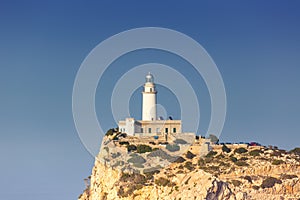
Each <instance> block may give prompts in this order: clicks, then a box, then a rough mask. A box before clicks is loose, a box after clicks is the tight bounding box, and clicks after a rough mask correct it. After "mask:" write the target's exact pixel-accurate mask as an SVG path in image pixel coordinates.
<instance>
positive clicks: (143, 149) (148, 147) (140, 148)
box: [136, 144, 152, 153]
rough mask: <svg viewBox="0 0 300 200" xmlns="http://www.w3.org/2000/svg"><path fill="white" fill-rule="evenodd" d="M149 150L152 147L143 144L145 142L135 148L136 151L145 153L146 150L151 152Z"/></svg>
mask: <svg viewBox="0 0 300 200" xmlns="http://www.w3.org/2000/svg"><path fill="white" fill-rule="evenodd" d="M151 151H152V148H151V147H150V146H148V145H145V144H139V145H137V149H136V152H137V153H146V152H151Z"/></svg>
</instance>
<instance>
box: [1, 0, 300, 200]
mask: <svg viewBox="0 0 300 200" xmlns="http://www.w3.org/2000/svg"><path fill="white" fill-rule="evenodd" d="M299 9H300V3H299V1H276V0H274V1H263V2H262V1H226V2H224V1H202V2H201V3H199V2H197V1H192V2H189V3H183V2H182V3H175V2H174V1H164V2H161V1H149V2H141V1H127V2H123V1H122V2H121V1H120V2H118V1H106V2H100V1H92V0H91V1H66V2H60V1H48V2H41V1H3V0H2V1H1V2H0V55H1V59H0V91H1V93H0V102H1V104H0V122H1V123H0V135H1V139H0V152H1V153H0V155H1V165H0V177H1V180H0V188H1V190H0V195H1V197H2V198H3V199H7V200H10V199H20V198H22V199H31V200H32V199H76V198H77V196H78V195H79V194H80V193H81V192H82V190H83V189H84V183H83V179H84V178H85V177H87V176H89V174H90V172H91V167H92V165H93V158H92V156H90V155H89V153H88V152H87V151H86V150H85V148H84V146H83V145H82V144H81V142H80V140H79V137H78V135H77V133H76V130H75V126H74V122H73V118H72V105H71V103H72V88H73V83H74V79H75V76H76V73H77V70H78V69H79V67H80V64H81V62H82V61H83V60H84V58H85V57H86V56H87V55H88V53H89V52H90V51H91V50H92V49H93V48H94V47H95V46H96V45H97V44H99V42H101V41H103V40H105V39H106V38H108V37H109V36H112V35H114V34H117V33H119V32H121V31H125V30H128V29H131V28H137V27H147V26H157V27H165V28H170V29H174V30H177V31H180V32H183V33H185V34H186V35H188V36H190V37H192V38H194V39H195V40H196V41H198V42H199V43H200V44H201V45H202V46H203V47H204V48H205V49H206V50H207V52H208V53H209V54H210V55H211V57H212V58H213V59H214V61H215V63H216V64H217V66H218V68H219V70H220V72H221V75H222V77H223V80H224V84H225V88H226V93H227V102H228V111H227V118H226V122H225V126H224V130H223V133H222V135H221V140H223V141H258V142H260V143H262V144H265V145H268V144H273V145H277V146H279V147H280V148H286V149H291V148H293V147H295V146H300V145H299V141H300V134H299V120H300V114H299V113H300V105H299V102H300V90H299V86H300V79H299V76H300V59H299V57H300V12H299ZM158 53H159V52H137V53H136V54H135V55H128V57H127V58H125V57H124V58H123V61H124V65H126V66H127V68H126V67H125V70H126V69H127V70H128V69H129V68H130V64H131V63H135V62H136V63H143V62H149V61H153V60H155V61H157V62H158V61H161V62H165V63H170V62H172V61H174V59H175V58H174V59H173V58H172V56H169V55H165V54H160V56H157V54H158ZM121 61H122V58H120V60H118V61H116V63H117V64H118V62H119V65H122V64H123V63H122V62H121ZM137 61H138V62H137ZM178 62H180V61H178ZM178 62H176V63H178ZM118 73H120V72H119V71H118V70H116V68H114V67H113V66H111V70H110V71H108V72H107V73H106V76H104V80H110V79H109V78H108V77H110V76H112V75H115V74H117V75H118ZM182 73H185V74H186V75H187V76H188V78H189V80H190V81H191V83H193V84H195V85H199V86H198V89H197V90H199V93H198V95H199V96H200V98H201V100H202V101H201V103H200V104H201V108H203V114H202V113H201V115H203V116H204V117H203V121H202V122H201V127H200V129H199V130H198V131H199V133H200V134H201V133H202V132H203V131H205V129H206V128H207V123H208V120H209V111H210V108H209V99H208V98H207V91H206V89H205V85H203V83H202V82H201V77H197V76H194V75H190V74H192V73H191V71H188V70H187V71H183V72H182ZM119 75H120V74H119ZM105 77H106V79H105ZM110 84H112V83H108V84H107V87H102V88H99V90H103V91H104V92H106V93H107V94H108V95H109V94H110V87H111V85H110ZM162 90H164V89H163V88H162ZM98 92H99V91H98ZM170 95H171V94H170ZM106 98H108V99H109V96H108V97H106ZM139 98H140V96H139V91H137V92H136V93H135V94H134V96H133V97H132V105H135V104H137V103H138V102H139ZM96 99H97V105H96V106H97V107H101V106H103V105H104V106H106V105H107V102H108V100H107V99H101V98H100V97H99V94H98V93H97V95H96ZM158 100H159V101H161V103H162V104H165V103H166V102H164V98H163V96H161V97H160V99H158ZM132 105H131V111H132V115H134V116H137V117H138V116H139V115H140V114H139V110H138V109H137V107H135V106H132ZM172 106H173V107H172ZM172 106H170V108H169V109H170V112H174V113H173V115H175V116H177V115H179V114H178V111H176V110H172V108H174V107H176V104H173V105H172ZM201 112H202V111H201ZM97 114H98V117H99V116H100V117H99V119H101V125H102V126H103V127H104V128H109V127H111V126H115V123H114V122H113V121H112V120H111V118H110V115H111V113H109V111H106V113H97ZM103 116H104V117H103ZM105 116H107V117H105Z"/></svg>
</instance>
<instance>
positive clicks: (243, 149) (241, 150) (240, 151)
mask: <svg viewBox="0 0 300 200" xmlns="http://www.w3.org/2000/svg"><path fill="white" fill-rule="evenodd" d="M246 152H248V150H247V149H245V148H244V147H240V148H237V149H235V150H234V153H238V154H242V153H246Z"/></svg>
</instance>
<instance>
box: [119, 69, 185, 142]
mask: <svg viewBox="0 0 300 200" xmlns="http://www.w3.org/2000/svg"><path fill="white" fill-rule="evenodd" d="M156 94H157V91H156V88H155V83H154V77H153V75H152V74H151V73H150V72H149V73H148V74H147V76H146V83H145V84H144V89H143V92H142V95H143V99H142V120H135V119H134V118H126V119H125V120H124V121H119V124H118V126H119V131H120V132H123V133H127V134H128V135H138V136H142V135H147V136H152V135H168V134H175V133H176V134H177V133H181V120H170V119H168V120H160V119H157V116H156Z"/></svg>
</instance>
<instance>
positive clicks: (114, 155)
mask: <svg viewBox="0 0 300 200" xmlns="http://www.w3.org/2000/svg"><path fill="white" fill-rule="evenodd" d="M120 155H121V153H120V152H117V153H113V154H111V157H112V158H117V157H119V156H120Z"/></svg>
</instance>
